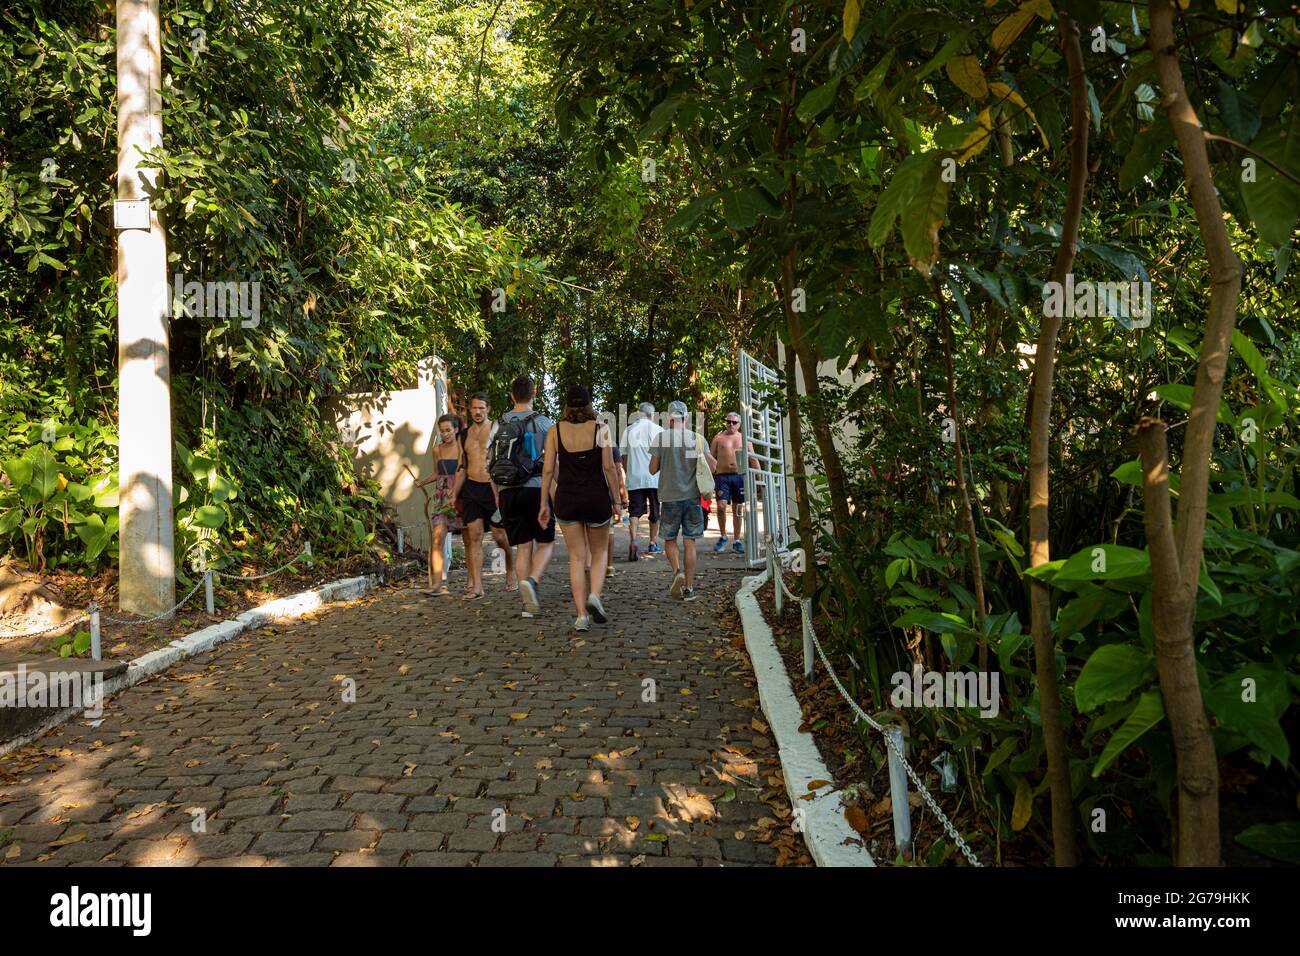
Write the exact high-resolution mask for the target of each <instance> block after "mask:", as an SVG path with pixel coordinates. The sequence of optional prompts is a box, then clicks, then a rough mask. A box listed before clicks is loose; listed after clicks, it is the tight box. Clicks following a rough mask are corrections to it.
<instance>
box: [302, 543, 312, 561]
mask: <svg viewBox="0 0 1300 956" xmlns="http://www.w3.org/2000/svg"><path fill="white" fill-rule="evenodd" d="M302 553H303V554H305V555H307V557H309V558H310V557H311V542H310V541H308V542H307V543H306V544H304V545H303V546H302Z"/></svg>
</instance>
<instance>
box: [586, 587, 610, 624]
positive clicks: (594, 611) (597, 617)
mask: <svg viewBox="0 0 1300 956" xmlns="http://www.w3.org/2000/svg"><path fill="white" fill-rule="evenodd" d="M587 613H588V614H590V615H591V619H592V620H593V621H595V622H596V623H597V624H604V623H605V622H606V621H608V620H609V615H607V614H606V613H605V605H603V604H601V603H600V596H599V595H597V594H593V595H591V596H590V597H588V598H587Z"/></svg>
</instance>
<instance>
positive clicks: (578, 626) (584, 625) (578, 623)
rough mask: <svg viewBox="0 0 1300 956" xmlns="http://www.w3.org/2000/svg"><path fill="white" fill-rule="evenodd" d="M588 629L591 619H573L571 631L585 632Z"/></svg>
mask: <svg viewBox="0 0 1300 956" xmlns="http://www.w3.org/2000/svg"><path fill="white" fill-rule="evenodd" d="M590 627H591V618H589V617H586V616H585V615H584V616H583V617H575V618H574V619H573V629H574V630H575V631H586V630H588V629H589V628H590Z"/></svg>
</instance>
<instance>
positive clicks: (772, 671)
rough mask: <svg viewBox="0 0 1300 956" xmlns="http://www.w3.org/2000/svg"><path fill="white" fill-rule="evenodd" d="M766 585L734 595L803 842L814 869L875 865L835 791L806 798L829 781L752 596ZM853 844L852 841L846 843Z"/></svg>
mask: <svg viewBox="0 0 1300 956" xmlns="http://www.w3.org/2000/svg"><path fill="white" fill-rule="evenodd" d="M766 582H767V572H766V571H764V572H763V573H762V574H758V575H753V576H751V577H747V578H744V579H742V581H741V584H740V588H739V589H738V590H737V591H736V608H737V610H739V611H740V623H741V626H742V627H743V628H744V631H745V648H746V650H748V651H749V660H750V663H751V664H752V665H753V668H754V675H755V676H756V677H757V678H758V702H759V705H760V706H761V707H762V708H763V713H764V715H765V716H766V717H767V723H768V726H769V727H771V728H772V734H773V736H774V737H775V738H776V745H777V750H778V752H779V753H780V756H781V771H782V775H783V776H784V777H785V790H786V793H787V794H788V795H789V797H790V806H792V807H795V808H798V809H802V810H803V811H804V825H803V839H804V843H806V844H807V846H808V852H809V853H811V854H812V858H813V860H814V861H815V862H816V864H817V865H818V866H875V865H876V861H875V860H873V859H872V858H871V853H870V851H868V850H867V849H866V848H865V847H863V846H860V845H859V844H860V842H861V839H862V838H861V837H860V836H859V835H858V833H857V831H855V830H854V829H853V828H852V827H850V826H849V824H848V821H846V820H845V819H844V813H843V811H842V809H841V807H840V799H839V791H838V790H826V789H822V790H819V791H818V795H817V796H816V797H815V798H813V799H812V800H804V799H803V797H804V796H805V795H806V794H807V793H808V784H809V783H811V782H812V781H814V780H831V779H833V778H832V777H831V772H830V770H829V769H827V767H826V763H825V761H823V760H822V755H821V752H820V751H818V749H817V744H816V743H815V742H814V741H813V737H812V734H802V733H800V732H799V726H800V725H801V724H802V723H803V709H802V708H801V707H800V706H799V698H797V697H795V695H794V690H793V688H792V687H791V686H790V676H789V674H787V673H786V669H785V661H784V660H783V659H782V657H781V652H780V651H778V650H777V647H776V639H775V638H774V637H773V636H772V628H771V627H770V626H769V625H768V623H767V621H765V620H764V619H763V612H762V611H761V610H760V609H759V606H758V599H757V598H755V597H754V592H755V591H757V590H758V589H759V588H760V587H762V586H763V584H765V583H766ZM845 840H854V841H857V842H855V843H845V842H844V841H845Z"/></svg>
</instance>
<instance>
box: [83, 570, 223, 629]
mask: <svg viewBox="0 0 1300 956" xmlns="http://www.w3.org/2000/svg"><path fill="white" fill-rule="evenodd" d="M201 587H203V577H202V575H200V576H199V579H198V581H196V582H195V583H194V587H192V588H190V593H189V594H187V595H185V597H183V598H181V599H180V600H179V601H177V602H176V603H175V604H173V605H172V606H171V607H170V608H168V609H167V610H165V611H163V612H162V613H161V614H155V615H154V616H153V617H140V618H133V617H112V616H111V615H108V614H105V613H104V612H103V611H100V612H99V614H100V617H102V618H103V619H104V620H106V621H111V622H112V623H114V624H152V623H153V622H154V621H161V620H162V619H163V618H165V617H171V615H172V613H173V612H175V611H178V610H180V607H181V605H183V604H184V603H185V602H186V601H188V600H189V599H190V598H192V597H194V595H195V593H196V592H197V591H198V589H199V588H201Z"/></svg>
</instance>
